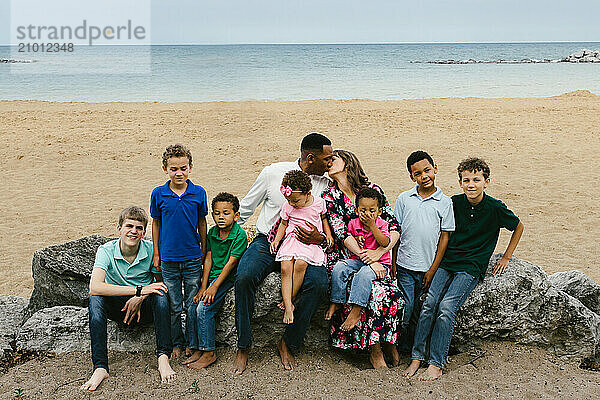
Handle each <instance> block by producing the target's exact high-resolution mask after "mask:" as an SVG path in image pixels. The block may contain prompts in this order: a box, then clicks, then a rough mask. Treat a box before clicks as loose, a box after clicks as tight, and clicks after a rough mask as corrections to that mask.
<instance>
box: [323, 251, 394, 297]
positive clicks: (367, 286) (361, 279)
mask: <svg viewBox="0 0 600 400" xmlns="http://www.w3.org/2000/svg"><path fill="white" fill-rule="evenodd" d="M384 267H385V265H384ZM352 274H354V277H353V278H352V284H351V285H350V298H349V299H348V303H350V304H356V305H359V306H361V307H366V306H367V304H368V303H369V297H370V296H371V289H372V287H373V281H374V280H375V279H377V275H375V272H373V270H372V269H371V267H370V266H369V265H367V264H365V263H364V262H362V261H361V260H356V259H354V258H348V259H346V260H340V261H338V262H337V263H336V264H335V265H334V266H333V271H331V302H332V303H338V304H346V287H347V286H348V280H349V279H350V275H352ZM385 274H386V275H387V274H388V271H387V268H386V271H385Z"/></svg>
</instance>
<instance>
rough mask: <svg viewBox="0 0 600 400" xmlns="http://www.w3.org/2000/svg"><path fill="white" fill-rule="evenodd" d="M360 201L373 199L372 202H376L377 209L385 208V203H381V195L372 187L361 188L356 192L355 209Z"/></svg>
mask: <svg viewBox="0 0 600 400" xmlns="http://www.w3.org/2000/svg"><path fill="white" fill-rule="evenodd" d="M360 199H373V200H377V205H378V206H379V208H383V207H384V206H385V203H384V201H383V196H382V195H381V193H379V192H378V191H377V189H374V188H372V187H369V186H363V187H362V188H360V190H359V191H358V193H357V194H356V200H355V203H356V207H357V208H358V201H359V200H360Z"/></svg>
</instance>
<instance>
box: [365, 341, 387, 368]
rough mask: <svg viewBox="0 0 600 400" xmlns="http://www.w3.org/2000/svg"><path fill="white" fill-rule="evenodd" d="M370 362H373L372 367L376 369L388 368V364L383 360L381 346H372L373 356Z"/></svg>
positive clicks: (370, 357)
mask: <svg viewBox="0 0 600 400" xmlns="http://www.w3.org/2000/svg"><path fill="white" fill-rule="evenodd" d="M369 361H371V365H372V366H373V368H375V369H384V368H387V364H386V363H385V359H384V358H383V352H382V351H381V345H380V344H379V343H378V344H374V345H373V346H371V354H370V355H369Z"/></svg>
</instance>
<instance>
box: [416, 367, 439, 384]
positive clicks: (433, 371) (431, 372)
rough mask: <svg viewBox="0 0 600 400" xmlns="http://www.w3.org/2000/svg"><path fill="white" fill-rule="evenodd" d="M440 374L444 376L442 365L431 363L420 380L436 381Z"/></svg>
mask: <svg viewBox="0 0 600 400" xmlns="http://www.w3.org/2000/svg"><path fill="white" fill-rule="evenodd" d="M440 376H442V369H441V368H440V367H436V366H435V365H431V364H429V367H427V371H425V373H424V374H423V375H421V376H420V377H419V380H420V381H435V380H436V379H438V378H439V377H440Z"/></svg>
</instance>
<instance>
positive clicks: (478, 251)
mask: <svg viewBox="0 0 600 400" xmlns="http://www.w3.org/2000/svg"><path fill="white" fill-rule="evenodd" d="M452 206H453V208H454V220H455V221H456V230H455V231H454V233H453V234H451V235H450V241H449V242H448V249H447V250H446V253H445V254H444V258H443V259H442V263H441V265H440V267H442V268H444V269H445V270H448V271H453V272H460V271H462V272H468V273H469V274H471V275H473V276H475V277H483V276H484V275H485V272H486V270H487V266H488V263H489V262H490V257H491V256H492V253H493V252H494V249H495V248H496V243H498V236H499V235H500V228H506V229H508V230H510V231H514V230H515V228H516V227H517V225H518V224H519V218H518V217H517V216H516V215H515V214H514V213H513V212H512V211H510V210H509V209H508V208H507V207H506V205H505V204H504V203H503V202H501V201H500V200H496V199H495V198H493V197H491V196H488V195H487V194H485V193H484V194H483V199H482V200H481V202H480V203H479V204H477V205H472V204H471V203H469V200H467V196H466V195H465V194H457V195H454V196H452Z"/></svg>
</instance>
